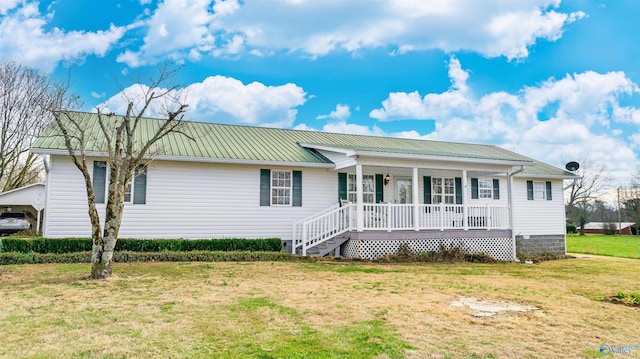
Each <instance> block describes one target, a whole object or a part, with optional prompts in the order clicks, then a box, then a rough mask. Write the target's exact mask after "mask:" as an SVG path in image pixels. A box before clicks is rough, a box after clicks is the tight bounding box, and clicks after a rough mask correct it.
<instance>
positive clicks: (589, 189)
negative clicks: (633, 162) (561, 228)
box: [565, 158, 609, 236]
mask: <svg viewBox="0 0 640 359" xmlns="http://www.w3.org/2000/svg"><path fill="white" fill-rule="evenodd" d="M579 162H580V169H578V170H577V171H576V175H578V176H579V178H577V179H574V180H572V182H571V183H570V184H569V185H568V186H567V187H565V190H566V192H567V205H566V210H567V218H569V219H570V220H571V221H573V222H574V223H575V224H578V226H579V227H580V235H581V236H583V235H584V225H585V224H586V223H587V221H588V220H589V213H590V211H591V209H592V204H593V201H594V200H596V199H599V198H600V196H601V195H602V194H603V193H604V192H605V191H606V189H607V187H608V182H609V178H608V177H607V176H606V175H605V174H604V170H605V165H604V164H603V163H602V164H596V163H594V162H592V161H591V160H589V159H588V158H583V159H581V160H580V161H579Z"/></svg>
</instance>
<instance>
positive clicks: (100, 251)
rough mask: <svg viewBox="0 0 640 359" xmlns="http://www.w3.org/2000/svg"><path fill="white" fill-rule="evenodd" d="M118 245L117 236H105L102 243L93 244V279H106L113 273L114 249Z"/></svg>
mask: <svg viewBox="0 0 640 359" xmlns="http://www.w3.org/2000/svg"><path fill="white" fill-rule="evenodd" d="M115 247H116V238H115V237H113V236H111V237H104V238H103V239H102V244H101V245H96V243H94V245H93V253H92V255H91V279H106V278H108V277H109V276H110V275H111V272H112V269H111V261H112V259H113V249H114V248H115Z"/></svg>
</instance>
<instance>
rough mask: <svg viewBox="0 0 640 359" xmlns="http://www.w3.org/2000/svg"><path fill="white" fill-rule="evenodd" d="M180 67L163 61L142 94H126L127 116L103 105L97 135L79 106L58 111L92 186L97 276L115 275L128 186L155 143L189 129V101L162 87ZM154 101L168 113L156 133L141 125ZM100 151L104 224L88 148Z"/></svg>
mask: <svg viewBox="0 0 640 359" xmlns="http://www.w3.org/2000/svg"><path fill="white" fill-rule="evenodd" d="M176 71H177V70H176V68H175V67H173V66H172V65H171V64H168V63H167V64H164V65H162V66H161V67H160V68H159V76H158V78H157V79H152V80H151V83H150V86H149V87H146V86H143V87H141V89H142V98H141V99H133V98H126V100H127V102H128V107H127V111H126V113H125V114H124V115H122V116H116V115H114V114H112V113H103V112H102V111H101V110H100V109H98V113H97V121H98V125H99V127H100V129H99V130H98V132H99V135H98V136H92V135H91V134H90V131H89V130H87V126H86V125H87V124H86V122H85V121H86V117H85V116H78V113H77V112H70V111H56V112H54V118H55V124H56V125H57V127H58V131H59V132H60V133H61V134H62V136H63V137H64V141H65V146H66V148H67V149H68V151H69V155H70V156H71V160H72V161H73V163H74V164H75V165H76V167H77V168H78V169H79V170H80V172H82V176H83V177H84V183H85V186H86V190H87V201H88V205H89V218H90V221H91V237H92V239H93V249H92V255H91V278H94V279H102V278H106V277H108V276H110V275H111V272H112V268H111V262H112V259H113V253H114V249H115V246H116V242H117V239H118V232H119V230H120V225H121V222H122V214H123V210H124V196H125V191H126V189H127V186H129V185H130V183H131V179H132V178H133V176H134V175H135V172H136V171H140V170H144V168H145V166H146V165H147V164H148V163H149V162H150V161H151V160H152V157H153V155H154V153H152V149H153V147H154V145H155V144H156V143H157V142H158V141H159V140H160V139H162V138H163V137H165V136H167V135H169V134H171V133H181V134H183V135H186V134H185V133H183V132H182V130H181V129H182V127H183V125H184V120H183V117H184V112H185V111H186V109H187V106H188V105H186V104H185V103H184V102H183V100H182V98H180V97H179V96H178V95H177V92H176V91H175V90H176V88H177V86H172V87H169V88H161V87H160V86H161V85H163V84H164V83H165V82H167V81H168V80H169V79H170V78H172V77H173V76H174V75H175V73H176ZM159 104H160V105H159ZM152 107H153V108H156V109H161V111H162V113H163V115H162V119H161V120H158V121H159V125H158V126H157V128H156V129H154V130H153V133H150V134H143V133H142V132H143V131H147V130H148V128H144V129H143V128H141V127H143V126H142V122H143V121H144V115H145V113H146V112H148V111H149V110H150V109H151V108H152ZM96 151H97V152H100V153H103V154H104V156H105V157H106V162H107V167H108V173H109V175H108V187H107V188H108V190H107V201H106V202H107V204H106V210H105V218H104V229H103V228H101V225H100V223H101V221H100V216H99V214H98V210H97V209H96V201H95V191H94V188H93V183H92V179H91V176H90V173H89V166H88V165H87V156H88V155H87V152H92V153H93V152H96Z"/></svg>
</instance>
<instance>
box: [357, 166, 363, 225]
mask: <svg viewBox="0 0 640 359" xmlns="http://www.w3.org/2000/svg"><path fill="white" fill-rule="evenodd" d="M356 227H357V231H358V232H362V231H364V195H363V194H362V165H361V164H357V165H356Z"/></svg>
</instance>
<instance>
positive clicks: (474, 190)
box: [471, 178, 479, 199]
mask: <svg viewBox="0 0 640 359" xmlns="http://www.w3.org/2000/svg"><path fill="white" fill-rule="evenodd" d="M478 197H479V196H478V179H477V178H472V179H471V199H478Z"/></svg>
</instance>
